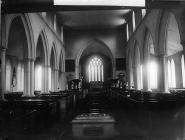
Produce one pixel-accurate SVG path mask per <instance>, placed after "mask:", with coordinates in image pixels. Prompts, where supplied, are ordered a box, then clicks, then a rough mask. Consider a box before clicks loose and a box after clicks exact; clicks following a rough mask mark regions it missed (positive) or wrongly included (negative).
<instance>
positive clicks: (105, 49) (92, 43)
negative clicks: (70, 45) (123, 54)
mask: <svg viewBox="0 0 185 140" xmlns="http://www.w3.org/2000/svg"><path fill="white" fill-rule="evenodd" d="M96 46H98V48H99V49H100V51H101V52H102V53H104V54H105V55H106V56H107V57H109V58H110V59H111V63H112V66H113V67H115V60H114V57H113V55H112V52H111V50H110V49H109V47H108V46H107V45H106V44H105V43H104V42H103V41H101V40H99V39H96V38H94V39H92V40H90V41H89V43H88V45H87V46H84V47H82V48H81V50H80V51H79V53H78V54H77V58H76V61H75V65H76V69H75V73H76V74H75V75H76V78H79V64H80V59H81V57H82V55H83V54H84V52H85V51H86V50H91V51H93V49H89V48H90V47H96ZM94 50H95V49H94ZM102 50H103V51H102ZM93 53H94V52H93ZM114 73H115V72H114V70H113V77H114V76H115V74H114Z"/></svg>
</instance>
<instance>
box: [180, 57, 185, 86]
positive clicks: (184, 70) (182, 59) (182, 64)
mask: <svg viewBox="0 0 185 140" xmlns="http://www.w3.org/2000/svg"><path fill="white" fill-rule="evenodd" d="M181 67H182V83H183V88H184V87H185V68H184V55H182V57H181Z"/></svg>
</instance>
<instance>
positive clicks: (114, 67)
mask: <svg viewBox="0 0 185 140" xmlns="http://www.w3.org/2000/svg"><path fill="white" fill-rule="evenodd" d="M112 71H113V73H112V74H113V79H115V78H116V63H115V62H114V61H113V64H112ZM104 80H105V79H104Z"/></svg>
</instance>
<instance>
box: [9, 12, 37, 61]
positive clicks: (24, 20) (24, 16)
mask: <svg viewBox="0 0 185 140" xmlns="http://www.w3.org/2000/svg"><path fill="white" fill-rule="evenodd" d="M9 17H10V18H9V20H7V21H6V40H8V37H9V36H10V29H11V26H12V22H13V21H14V20H15V19H16V18H20V19H21V21H22V23H23V26H24V30H25V33H26V39H27V44H28V48H27V56H26V58H28V59H34V56H35V55H34V52H35V45H34V41H33V39H34V37H33V29H32V26H31V23H30V19H29V16H28V14H26V13H25V14H12V15H11V16H9ZM6 48H8V41H7V42H6Z"/></svg>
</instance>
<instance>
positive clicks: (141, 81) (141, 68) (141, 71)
mask: <svg viewBox="0 0 185 140" xmlns="http://www.w3.org/2000/svg"><path fill="white" fill-rule="evenodd" d="M140 74H141V79H140V83H141V85H140V86H141V89H143V66H142V65H140Z"/></svg>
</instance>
